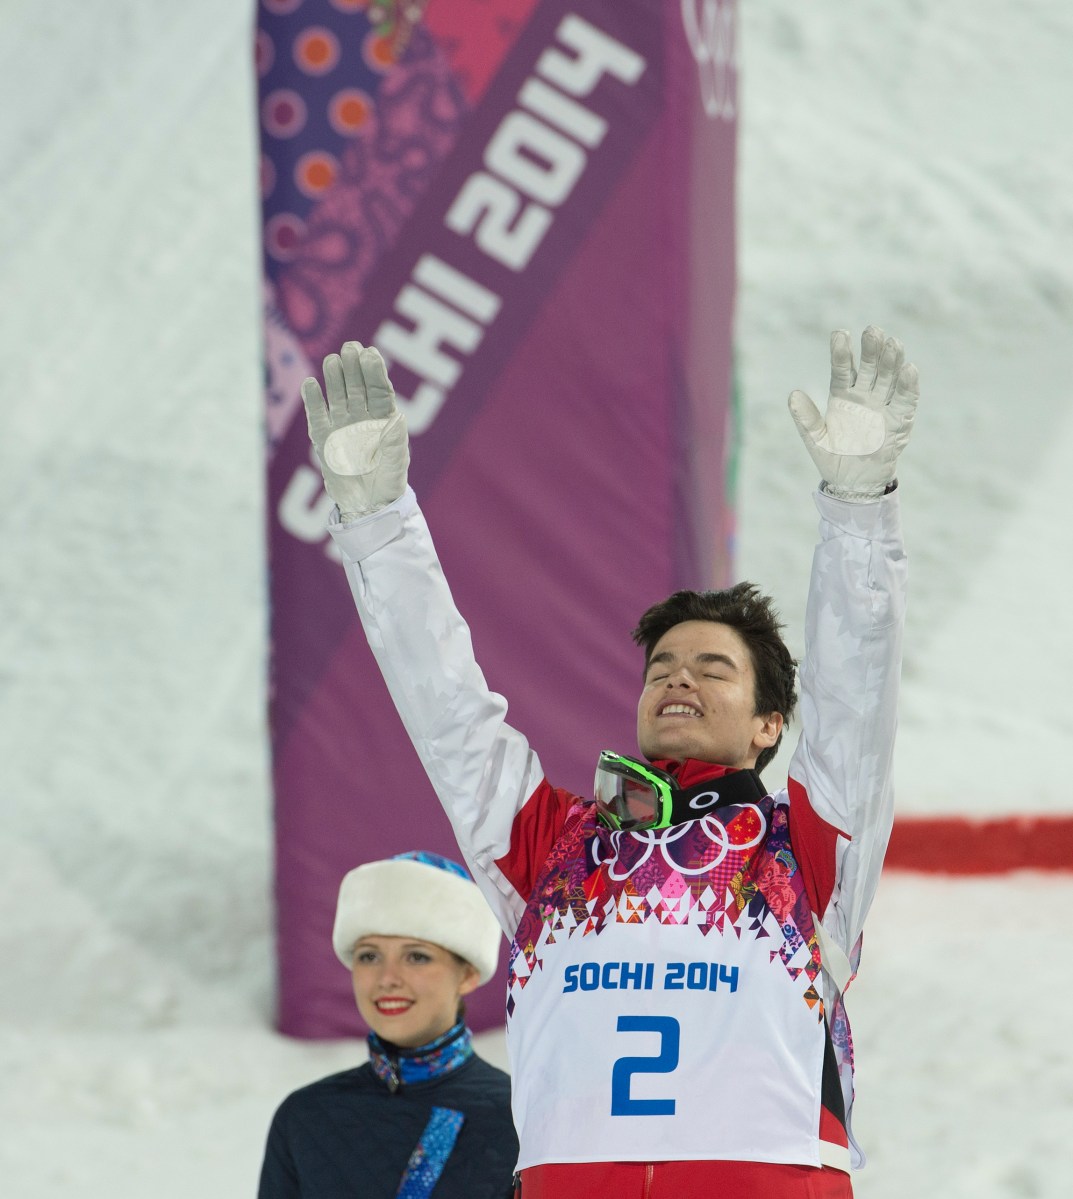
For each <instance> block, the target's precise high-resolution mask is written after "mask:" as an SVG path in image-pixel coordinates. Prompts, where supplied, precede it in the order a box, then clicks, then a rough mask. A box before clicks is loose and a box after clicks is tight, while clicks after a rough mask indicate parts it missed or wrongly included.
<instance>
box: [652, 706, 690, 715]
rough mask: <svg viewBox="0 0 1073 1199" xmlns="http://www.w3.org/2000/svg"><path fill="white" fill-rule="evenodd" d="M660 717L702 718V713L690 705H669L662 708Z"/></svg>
mask: <svg viewBox="0 0 1073 1199" xmlns="http://www.w3.org/2000/svg"><path fill="white" fill-rule="evenodd" d="M659 715H660V716H700V712H699V711H698V710H697V709H696V708H694V707H692V706H691V705H690V704H667V705H666V706H665V707H662V708H660V710H659Z"/></svg>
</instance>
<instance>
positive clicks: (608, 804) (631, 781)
mask: <svg viewBox="0 0 1073 1199" xmlns="http://www.w3.org/2000/svg"><path fill="white" fill-rule="evenodd" d="M676 790H677V784H676V783H675V780H674V779H673V778H672V777H671V775H669V774H667V772H666V771H664V770H658V769H657V768H656V767H655V766H649V765H648V764H647V763H645V762H638V761H636V760H635V759H634V758H627V757H625V756H624V755H623V754H616V753H614V752H613V751H612V750H609V749H605V750H604V751H603V753H602V754H600V757H599V760H598V761H597V763H596V781H595V783H594V784H593V791H594V793H595V796H596V814H597V816H598V818H599V819H600V821H601V822H602V823H603V824H605V825H606V826H607V827H608V828H611V829H616V830H621V831H622V832H639V831H641V830H643V829H649V828H666V827H667V826H668V825H669V824H670V823H671V810H672V808H673V804H674V793H675V791H676Z"/></svg>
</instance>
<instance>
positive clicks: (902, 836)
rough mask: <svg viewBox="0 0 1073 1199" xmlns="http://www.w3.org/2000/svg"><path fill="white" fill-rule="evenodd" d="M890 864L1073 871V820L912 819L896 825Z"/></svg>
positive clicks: (944, 870)
mask: <svg viewBox="0 0 1073 1199" xmlns="http://www.w3.org/2000/svg"><path fill="white" fill-rule="evenodd" d="M884 864H885V865H886V866H887V867H888V868H889V869H891V870H919V871H923V872H926V873H928V874H1008V873H1009V872H1010V871H1012V870H1066V871H1073V816H1007V817H1001V818H998V819H994V820H979V819H973V818H970V817H967V816H949V817H946V816H941V817H917V816H906V817H903V818H902V819H900V820H896V821H895V822H894V832H893V833H892V834H891V838H890V845H889V847H888V848H887V857H886V861H885V863H884Z"/></svg>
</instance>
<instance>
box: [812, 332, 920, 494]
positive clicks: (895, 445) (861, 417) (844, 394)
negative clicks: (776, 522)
mask: <svg viewBox="0 0 1073 1199" xmlns="http://www.w3.org/2000/svg"><path fill="white" fill-rule="evenodd" d="M919 398H920V384H919V381H918V378H917V368H916V367H915V366H913V365H912V364H911V363H906V361H905V349H904V347H903V346H902V343H901V342H900V341H899V340H898V339H897V338H896V337H886V336H884V333H883V330H882V329H877V328H876V327H875V325H869V326H868V328H867V329H865V331H864V333H863V334H862V335H861V369H860V370H859V371H858V370H855V369H854V366H853V350H852V349H851V348H850V338H849V334H848V333H847V332H846V331H845V329H836V330H835V331H834V333H832V334H831V394H830V396H829V397H828V400H827V416H826V419H825V418H824V417H822V416H820V414H819V412H818V410H817V408H816V405H815V404H814V403H813V402H812V401H811V400H810V399H809V397H808V396H807V395H805V393H804V392H803V391H792V392H791V393H790V415H791V416H792V417H793V418H794V423H795V424H796V425H797V431H798V432H799V433H800V434H801V440H802V441H804V443H805V448H806V449H807V450H808V452H809V453H810V454H811V455H812V461H813V462H815V463H816V466H817V467H818V468H819V471H820V475H821V477H822V479H823V490H824V491H826V492H827V493H828V494H829V495H833V496H835V497H836V498H837V499H840V500H850V501H851V502H853V503H858V504H866V503H869V502H871V501H873V500H876V499H878V498H879V497H880V496H881V495H883V493H884V492H885V491H888V490H891V489H892V488H893V486H894V483H895V481H896V480H895V470H896V468H897V465H898V455H899V454H900V453H901V452H902V449H903V447H904V446H905V443H906V442H907V441H908V440H909V434H910V432H911V431H912V428H913V417H914V415H915V414H916V406H917V400H918V399H919Z"/></svg>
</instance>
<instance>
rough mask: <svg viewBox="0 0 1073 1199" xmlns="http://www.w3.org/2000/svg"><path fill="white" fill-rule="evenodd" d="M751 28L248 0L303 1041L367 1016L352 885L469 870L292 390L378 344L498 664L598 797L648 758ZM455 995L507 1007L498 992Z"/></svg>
mask: <svg viewBox="0 0 1073 1199" xmlns="http://www.w3.org/2000/svg"><path fill="white" fill-rule="evenodd" d="M403 9H405V14H406V15H405V18H403V16H401V15H400V14H401V13H402V11H403ZM734 29H735V27H734V6H733V4H728V3H718V2H711V3H706V2H704V0H696V2H693V0H683V3H681V4H673V5H672V4H667V3H663V2H661V0H599V2H598V0H588V2H584V0H582V2H576V3H564V2H561V0H541V2H539V3H538V2H536V0H499V2H497V0H490V2H489V3H484V4H481V5H472V4H464V3H462V2H461V0H458V2H451V0H432V2H431V3H428V4H424V5H423V4H420V3H417V4H414V3H410V4H407V5H405V6H402V5H395V4H391V3H381V4H372V3H344V2H342V0H333V2H331V3H329V2H328V0H319V2H314V0H275V2H271V0H262V3H261V8H260V21H259V30H258V42H257V46H258V70H259V74H260V89H261V121H262V147H263V161H262V182H263V194H264V199H263V203H264V215H265V263H266V267H265V281H266V301H265V302H266V324H265V328H266V357H267V427H268V435H269V450H270V460H269V474H268V498H269V507H268V521H269V530H268V535H269V544H270V563H271V572H272V577H271V597H272V654H273V658H272V710H271V723H272V743H273V771H274V783H275V800H276V830H277V834H276V844H277V855H276V886H277V905H278V929H279V980H280V994H279V1025H280V1028H281V1029H282V1030H283V1031H285V1032H288V1033H292V1034H295V1035H299V1036H338V1035H341V1034H344V1033H349V1032H353V1031H357V1030H358V1029H359V1028H360V1024H359V1022H358V1017H357V1014H356V1012H355V1010H354V1003H353V999H352V998H351V995H350V987H349V980H348V978H347V976H346V973H345V971H343V970H341V968H340V967H339V965H338V963H337V962H336V961H335V959H334V956H333V954H332V951H331V946H330V931H331V924H332V916H333V913H334V904H335V896H336V892H337V889H338V884H339V881H340V879H341V878H342V876H343V874H344V873H345V872H346V871H347V870H348V869H350V868H351V867H352V866H354V865H356V864H357V863H359V862H362V861H368V860H371V859H374V858H378V857H383V856H387V855H389V854H393V853H397V852H400V851H402V850H406V849H417V848H420V849H432V850H437V851H439V852H442V853H447V854H451V855H454V856H456V857H457V856H458V851H457V848H456V846H455V844H454V841H453V837H452V835H451V832H450V829H449V826H448V824H447V821H446V818H445V817H443V816H442V814H441V813H440V811H439V807H438V805H437V803H436V800H435V797H434V796H433V795H432V793H431V789H430V787H429V785H428V783H427V781H426V780H425V777H424V773H423V771H422V770H421V767H420V764H419V763H418V761H417V757H416V755H415V754H414V752H413V750H412V748H411V747H410V745H409V742H408V741H407V739H406V736H405V733H404V731H403V729H402V726H401V723H400V722H399V720H398V717H397V715H396V713H395V711H394V708H393V706H392V704H391V701H390V699H389V697H388V695H387V691H386V688H385V687H384V685H383V683H382V682H381V680H380V677H379V672H378V670H377V668H376V666H375V663H374V661H373V659H372V656H371V654H370V652H369V651H368V649H367V647H366V646H365V644H364V637H363V634H362V632H361V629H360V626H359V624H358V621H357V617H356V615H355V613H354V610H353V604H352V601H351V598H350V594H349V590H348V588H347V585H346V581H345V578H344V576H343V572H342V569H341V567H340V566H339V564H338V563H337V561H335V559H334V557H333V554H332V550H331V547H330V543H329V542H328V540H327V538H326V534H325V520H326V515H327V510H328V501H327V500H326V498H325V497H324V496H323V492H322V488H321V483H320V476H319V472H318V471H317V469H316V466H315V464H314V463H313V461H312V459H311V454H310V448H309V443H308V439H307V436H306V430H305V420H304V417H303V416H302V414H301V405H300V400H299V397H298V386H299V384H300V382H301V379H302V378H304V377H305V375H307V374H319V373H320V359H321V357H322V356H323V355H325V354H327V353H331V352H335V351H337V350H338V348H339V346H340V345H341V343H342V342H343V341H344V340H347V339H350V338H354V339H357V340H359V341H362V342H365V343H366V344H375V345H377V346H379V347H380V349H381V351H382V352H383V353H384V356H385V358H387V359H388V361H389V364H390V366H391V373H392V379H393V381H394V383H395V386H396V389H397V391H398V393H399V396H400V403H401V404H402V406H403V407H404V408H405V409H406V412H407V418H408V421H409V424H410V429H411V435H412V468H411V482H412V483H413V486H414V488H415V490H416V491H417V494H418V497H419V499H420V500H421V503H422V507H423V508H424V510H425V512H426V514H427V515H428V518H429V523H430V525H431V527H432V531H433V535H434V536H435V538H436V542H437V546H438V548H439V551H440V554H441V557H442V559H443V562H444V568H445V570H446V572H447V575H448V578H449V579H450V581H451V585H452V589H453V591H454V594H455V597H456V599H457V601H458V603H459V606H460V608H461V610H462V612H463V614H464V615H465V616H466V618H467V620H468V621H469V623H470V625H471V628H472V630H473V639H474V644H475V646H476V650H477V654H478V658H479V660H480V662H481V664H482V666H483V668H484V671H485V674H486V675H487V677H488V679H489V682H490V683H491V685H492V686H493V687H495V688H496V689H497V690H501V691H502V692H503V693H504V694H505V695H506V696H507V697H508V699H509V700H510V703H511V720H512V723H514V724H515V725H516V726H517V727H519V728H521V729H522V730H523V731H524V732H525V733H526V734H527V735H528V736H529V738H530V740H531V741H532V743H533V745H534V747H535V748H536V749H537V751H538V752H539V753H540V755H541V758H542V761H543V762H544V765H545V768H546V769H547V771H548V774H549V777H550V778H551V779H552V781H553V782H555V783H556V784H557V785H561V786H567V787H571V788H573V789H575V790H577V791H579V792H582V793H584V792H585V791H586V790H587V789H588V787H589V786H590V785H591V777H592V772H593V768H594V762H595V756H596V753H597V752H598V750H600V749H602V748H605V747H616V748H620V749H625V750H626V751H629V749H630V748H632V747H633V745H634V728H633V724H634V705H635V702H636V695H637V689H638V683H639V677H640V660H639V658H638V655H637V652H636V651H635V649H634V647H633V646H632V643H631V642H630V638H629V632H630V629H631V628H632V627H633V625H634V624H635V623H636V619H637V617H638V616H639V615H640V613H641V612H642V611H643V610H644V608H645V607H647V606H648V605H649V604H650V603H652V602H654V601H655V600H657V599H660V598H662V597H663V596H664V595H665V594H667V593H668V592H669V591H671V590H673V589H674V588H676V587H681V586H710V585H719V584H721V583H723V582H724V581H725V580H726V577H727V570H728V557H729V539H730V529H731V525H730V505H729V503H728V501H727V497H726V487H727V469H728V460H729V456H730V453H731V449H732V444H731V432H730V419H731V415H730V412H731V409H730V394H731V365H730V337H731V323H732V308H733V293H734V226H733V196H734V134H735V125H734V116H735V110H734V102H735V84H736V79H735V73H734V58H735V45H734ZM415 830H419V832H416V831H415ZM415 837H416V838H417V839H418V841H419V842H420V843H419V844H418V843H415ZM469 1010H470V1016H471V1021H472V1023H473V1024H474V1025H475V1026H476V1027H485V1026H488V1025H490V1024H494V1023H499V1022H500V1021H501V1020H502V986H501V982H500V983H496V982H493V983H491V984H489V985H488V986H487V987H485V988H483V989H481V990H480V991H478V992H477V993H476V994H475V995H474V996H473V997H472V999H471V1001H470V1003H469Z"/></svg>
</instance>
